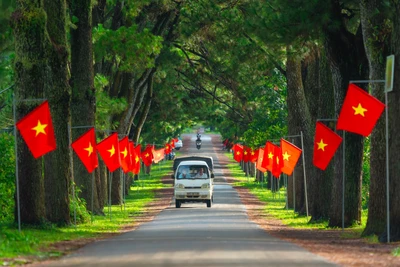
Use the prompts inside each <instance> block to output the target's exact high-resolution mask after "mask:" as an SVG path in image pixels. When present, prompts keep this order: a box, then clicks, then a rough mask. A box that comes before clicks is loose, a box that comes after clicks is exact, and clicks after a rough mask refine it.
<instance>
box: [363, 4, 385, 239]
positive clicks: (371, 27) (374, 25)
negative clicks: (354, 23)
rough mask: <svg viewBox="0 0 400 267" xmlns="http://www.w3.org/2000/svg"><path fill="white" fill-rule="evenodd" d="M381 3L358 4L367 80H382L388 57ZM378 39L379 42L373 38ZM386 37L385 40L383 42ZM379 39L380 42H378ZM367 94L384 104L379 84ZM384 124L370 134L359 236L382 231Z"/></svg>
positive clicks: (382, 90) (383, 221)
mask: <svg viewBox="0 0 400 267" xmlns="http://www.w3.org/2000/svg"><path fill="white" fill-rule="evenodd" d="M382 2H383V1H381V0H363V1H361V4H360V9H361V23H362V28H363V37H364V47H365V51H366V53H367V57H368V62H369V71H370V73H369V78H370V80H382V79H383V78H384V77H385V60H384V59H385V55H388V48H389V43H390V41H389V40H388V39H389V38H388V36H385V31H386V30H387V29H386V27H385V20H386V16H385V14H384V13H383V12H382V11H380V12H378V13H377V12H376V11H377V10H380V9H382ZM377 36H380V38H376V37H377ZM385 37H386V38H385ZM381 38H383V39H381ZM370 88H371V91H372V92H371V93H372V95H374V96H375V97H376V98H378V99H379V100H381V101H382V102H384V101H385V94H384V86H383V84H382V83H371V84H370ZM385 143H386V142H385V120H384V118H381V119H379V121H378V123H377V124H376V126H375V128H374V130H373V132H372V134H371V155H370V175H371V176H370V187H369V203H368V219H367V225H366V227H365V229H364V232H363V235H372V234H375V235H380V234H382V233H383V232H384V231H385V228H386V222H387V220H386V155H385V153H386V146H385Z"/></svg>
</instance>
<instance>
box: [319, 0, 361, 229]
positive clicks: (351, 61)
mask: <svg viewBox="0 0 400 267" xmlns="http://www.w3.org/2000/svg"><path fill="white" fill-rule="evenodd" d="M331 2H332V5H331V6H332V11H331V16H332V18H333V19H334V20H335V21H336V22H337V23H338V27H336V28H334V29H332V28H326V29H324V31H325V48H326V51H327V55H328V60H329V63H330V66H331V70H332V82H333V88H334V96H335V98H334V103H335V114H336V116H335V117H337V116H338V114H339V112H340V109H341V107H342V103H343V100H344V97H345V94H346V91H347V87H348V84H349V81H350V80H365V79H367V78H368V68H367V66H368V65H367V64H368V62H367V58H366V55H365V50H364V46H363V41H362V34H361V30H360V28H359V29H358V30H357V33H356V35H354V34H352V33H351V32H349V31H348V30H347V29H346V22H345V21H344V19H343V16H342V10H341V6H340V3H339V1H336V0H332V1H331ZM345 143H346V144H345V146H346V147H345V150H346V152H345V153H346V158H345V167H346V168H345V190H344V195H345V218H344V225H345V227H348V226H350V225H352V224H354V223H360V222H361V169H362V168H361V167H362V156H363V144H364V141H363V137H362V136H360V135H356V134H352V133H346V134H345ZM333 160H334V168H335V169H334V172H335V173H334V177H336V179H334V182H333V186H332V200H331V203H332V207H331V213H330V216H329V217H330V220H329V226H330V227H340V226H342V194H343V187H342V182H343V144H342V146H341V147H340V148H339V149H338V151H337V152H336V155H335V157H334V159H333Z"/></svg>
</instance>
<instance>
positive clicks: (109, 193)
mask: <svg viewBox="0 0 400 267" xmlns="http://www.w3.org/2000/svg"><path fill="white" fill-rule="evenodd" d="M109 174H110V178H109V181H110V182H109V185H108V188H109V189H108V207H109V210H110V221H111V217H112V215H111V213H112V210H111V183H112V179H113V177H112V176H113V173H112V172H109Z"/></svg>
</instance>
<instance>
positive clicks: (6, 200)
mask: <svg viewBox="0 0 400 267" xmlns="http://www.w3.org/2000/svg"><path fill="white" fill-rule="evenodd" d="M0 151H1V153H0V221H2V222H6V221H12V220H13V218H14V205H15V202H14V193H15V152H14V136H13V135H12V134H9V133H0Z"/></svg>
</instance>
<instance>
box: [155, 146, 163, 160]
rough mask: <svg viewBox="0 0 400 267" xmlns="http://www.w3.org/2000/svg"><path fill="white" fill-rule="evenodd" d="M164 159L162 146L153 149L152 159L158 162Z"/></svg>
mask: <svg viewBox="0 0 400 267" xmlns="http://www.w3.org/2000/svg"><path fill="white" fill-rule="evenodd" d="M163 159H164V148H161V149H158V150H154V151H153V161H154V163H158V162H160V161H162V160H163Z"/></svg>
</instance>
